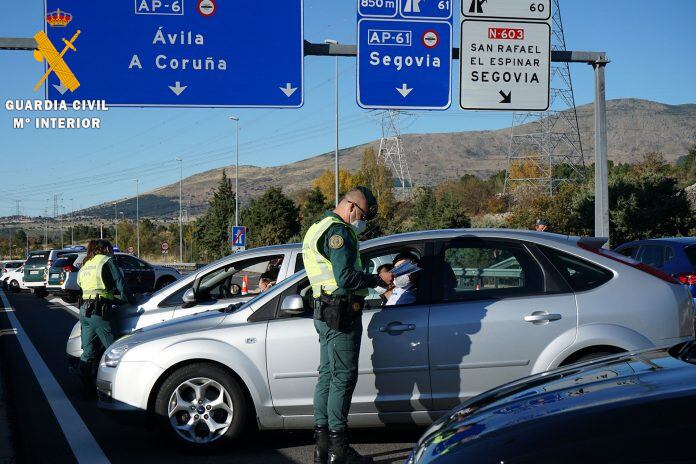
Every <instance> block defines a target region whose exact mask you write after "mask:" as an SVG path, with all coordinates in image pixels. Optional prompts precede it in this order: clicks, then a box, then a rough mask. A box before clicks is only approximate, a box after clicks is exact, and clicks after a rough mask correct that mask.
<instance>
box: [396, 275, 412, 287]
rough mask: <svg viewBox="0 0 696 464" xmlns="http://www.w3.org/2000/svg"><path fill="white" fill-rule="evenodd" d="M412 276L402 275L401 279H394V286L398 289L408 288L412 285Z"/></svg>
mask: <svg viewBox="0 0 696 464" xmlns="http://www.w3.org/2000/svg"><path fill="white" fill-rule="evenodd" d="M410 275H411V274H404V275H400V276H399V277H395V278H394V286H395V287H398V288H406V287H408V286H409V285H411V279H410V277H409V276H410Z"/></svg>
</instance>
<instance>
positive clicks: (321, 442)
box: [314, 425, 329, 464]
mask: <svg viewBox="0 0 696 464" xmlns="http://www.w3.org/2000/svg"><path fill="white" fill-rule="evenodd" d="M314 441H316V443H317V446H316V447H315V448H314V464H326V463H327V461H328V459H329V427H327V426H326V425H319V426H316V427H314Z"/></svg>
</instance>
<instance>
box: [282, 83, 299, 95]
mask: <svg viewBox="0 0 696 464" xmlns="http://www.w3.org/2000/svg"><path fill="white" fill-rule="evenodd" d="M278 88H279V89H280V90H281V91H282V92H283V93H284V94H285V96H286V97H288V98H290V97H292V94H293V93H295V91H297V87H293V86H292V85H290V83H289V82H288V83H287V84H285V87H278Z"/></svg>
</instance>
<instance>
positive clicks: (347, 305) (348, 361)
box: [302, 187, 393, 464]
mask: <svg viewBox="0 0 696 464" xmlns="http://www.w3.org/2000/svg"><path fill="white" fill-rule="evenodd" d="M376 212H377V201H376V200H375V197H374V195H373V194H372V192H371V191H370V190H369V189H368V188H366V187H357V188H355V189H353V190H351V191H349V192H348V193H346V194H345V196H344V197H343V198H342V199H341V201H340V203H339V204H338V206H337V207H336V209H334V210H333V211H327V212H326V213H325V214H324V216H323V218H322V219H321V220H319V221H318V222H316V223H314V224H313V225H312V226H311V227H310V228H309V230H308V231H307V234H306V235H305V237H304V241H303V244H302V256H303V260H304V264H305V268H306V270H307V276H308V277H309V281H310V284H311V286H312V294H313V297H314V327H315V328H316V330H317V332H318V333H319V346H320V348H319V349H320V360H319V379H318V381H317V386H316V389H315V391H314V424H315V428H314V435H315V439H316V449H315V452H314V462H315V463H324V462H330V463H336V464H338V463H350V464H353V463H370V462H372V458H369V457H363V456H361V455H360V454H358V452H357V451H355V450H354V449H353V448H351V447H350V445H349V440H348V436H347V427H348V411H349V409H350V404H351V399H352V396H353V390H354V389H355V384H356V382H357V379H358V356H359V354H360V341H361V338H362V330H363V328H362V317H361V316H362V308H363V304H364V302H365V297H366V296H367V294H368V288H374V287H378V286H385V287H386V286H387V285H385V283H386V284H390V283H391V280H393V278H392V276H391V274H390V273H388V272H385V273H383V274H382V278H380V277H378V276H376V275H373V274H368V273H365V272H363V270H362V263H361V261H360V253H359V251H360V247H359V242H358V235H359V234H361V233H363V232H364V231H365V228H366V221H368V220H370V219H372V218H374V217H375V215H376ZM382 279H385V280H384V281H383V280H382Z"/></svg>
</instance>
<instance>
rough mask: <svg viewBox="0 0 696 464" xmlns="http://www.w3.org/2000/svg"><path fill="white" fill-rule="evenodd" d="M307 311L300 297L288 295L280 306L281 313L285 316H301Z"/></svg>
mask: <svg viewBox="0 0 696 464" xmlns="http://www.w3.org/2000/svg"><path fill="white" fill-rule="evenodd" d="M305 311H306V309H305V304H304V300H303V299H302V297H301V296H300V295H288V296H286V297H285V298H283V302H282V303H281V304H280V312H281V314H283V315H284V316H299V315H301V314H304V313H305Z"/></svg>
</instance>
